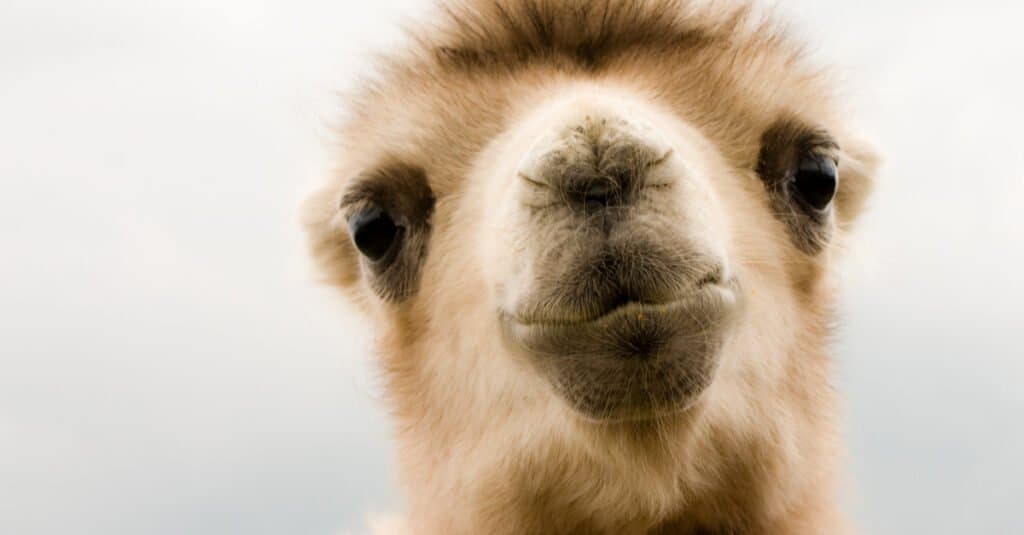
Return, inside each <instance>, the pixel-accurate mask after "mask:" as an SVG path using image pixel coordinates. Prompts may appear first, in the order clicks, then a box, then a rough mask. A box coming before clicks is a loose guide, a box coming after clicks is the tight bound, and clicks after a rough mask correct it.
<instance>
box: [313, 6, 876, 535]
mask: <svg viewBox="0 0 1024 535" xmlns="http://www.w3.org/2000/svg"><path fill="white" fill-rule="evenodd" d="M378 67H379V68H378V70H377V71H378V75H377V77H376V78H375V79H374V80H372V81H369V82H367V83H365V84H363V86H362V87H360V88H359V89H358V90H357V91H356V92H355V93H354V94H353V95H352V98H351V102H350V105H351V112H352V113H351V117H350V118H349V119H348V120H347V122H346V123H345V125H344V127H343V128H342V131H341V141H342V142H341V144H340V146H341V148H340V150H341V157H340V162H339V166H338V168H337V172H336V173H334V175H333V176H332V178H331V180H330V181H329V183H328V184H327V185H326V187H324V188H323V189H321V190H320V191H319V192H318V193H316V194H315V195H313V197H312V198H311V199H310V200H309V201H308V203H307V206H306V210H305V217H306V226H307V229H308V232H309V236H310V242H311V247H312V251H313V254H314V256H315V258H316V259H317V261H318V263H319V265H320V266H321V267H322V268H323V272H324V273H325V274H326V277H327V278H328V280H329V281H330V282H331V283H333V284H335V285H337V286H339V287H340V288H342V289H343V290H344V292H345V293H346V294H347V295H348V296H349V297H350V298H351V299H352V300H353V301H354V302H355V303H357V304H358V306H359V308H360V309H361V310H363V311H364V312H365V313H366V314H368V315H369V317H370V318H371V319H372V321H373V322H374V324H375V325H376V326H377V327H378V328H379V332H378V348H377V350H378V352H379V362H380V366H381V369H382V372H383V378H384V381H385V387H386V391H387V393H388V397H389V401H390V403H391V406H392V409H393V413H394V417H395V427H394V429H395V435H396V442H397V444H398V469H399V474H400V479H401V482H402V483H403V485H404V488H405V491H406V493H407V499H408V502H407V513H406V517H405V520H404V521H403V522H402V523H401V526H399V529H400V530H402V532H407V533H417V534H463V533H466V534H484V533H486V534H502V533H508V534H513V533H514V534H549V533H550V534H562V533H566V534H567V533H614V534H641V533H678V534H718V535H725V534H767V535H786V534H815V535H820V534H830V535H831V534H840V533H845V532H847V530H848V527H847V524H846V521H845V520H844V518H843V515H842V514H841V512H840V509H839V507H838V505H837V502H836V498H835V496H834V489H833V487H834V485H835V479H836V475H837V464H838V461H837V459H838V457H839V455H840V453H841V451H840V450H841V448H840V445H839V440H838V437H837V432H836V427H837V424H836V420H837V407H836V400H835V395H834V393H833V391H832V389H831V387H830V386H829V377H830V369H829V368H830V364H829V357H828V355H827V345H828V344H827V341H828V337H829V328H830V324H831V321H832V307H833V306H834V300H835V299H834V294H835V284H834V276H833V274H832V271H833V269H832V267H833V265H834V263H835V256H836V253H837V252H838V251H839V250H840V249H841V248H842V247H841V242H842V240H843V239H844V236H845V235H846V234H847V232H848V230H849V228H850V227H851V225H852V223H853V221H854V219H855V217H856V216H857V215H858V213H859V212H860V210H861V207H862V204H863V202H864V199H865V197H866V196H867V193H868V191H869V190H870V186H871V176H872V173H873V171H874V167H875V161H876V158H875V156H874V154H873V152H872V151H871V149H870V148H869V147H868V146H867V145H866V144H865V143H864V142H862V141H860V140H859V139H858V138H857V137H855V136H854V135H853V134H852V133H851V132H850V131H849V129H848V128H847V127H846V126H845V125H844V122H843V120H842V118H841V116H840V113H839V110H838V106H837V105H836V103H835V102H833V97H832V93H831V91H830V87H829V86H830V84H829V81H828V79H827V77H826V76H825V74H824V73H822V72H820V71H818V70H816V69H812V68H811V67H809V66H807V65H806V62H805V60H804V59H803V58H802V56H801V52H800V49H799V47H798V46H796V45H794V44H793V43H792V42H791V41H790V40H789V38H787V37H786V35H785V33H784V32H783V31H782V30H780V28H779V26H778V25H777V24H775V23H773V22H771V21H770V19H767V18H766V17H764V16H763V15H760V14H756V10H755V9H754V8H752V7H751V6H749V5H746V4H734V5H726V4H725V3H723V2H711V3H706V2H704V3H696V2H690V1H684V0H648V1H642V0H618V1H616V0H600V1H589V0H561V1H558V0H463V1H456V2H448V3H444V4H442V5H441V6H440V9H439V10H438V14H437V16H436V17H435V18H433V19H431V20H428V21H423V22H422V24H421V25H420V27H419V29H418V30H415V31H413V32H411V34H410V38H409V40H408V43H407V46H404V47H403V48H402V49H401V50H400V51H397V52H394V53H392V54H389V55H386V56H384V57H381V58H380V59H379V64H378Z"/></svg>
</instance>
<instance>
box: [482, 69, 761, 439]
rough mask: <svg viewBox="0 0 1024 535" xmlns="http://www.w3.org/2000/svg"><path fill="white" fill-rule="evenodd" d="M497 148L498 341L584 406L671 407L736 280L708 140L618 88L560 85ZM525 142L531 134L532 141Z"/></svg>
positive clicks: (686, 398)
mask: <svg viewBox="0 0 1024 535" xmlns="http://www.w3.org/2000/svg"><path fill="white" fill-rule="evenodd" d="M566 93H567V95H566V96H565V98H554V99H553V102H550V103H548V104H547V105H546V106H542V107H541V109H540V110H539V111H537V112H535V113H533V114H531V115H530V116H528V117H526V118H524V119H523V120H522V121H520V123H519V124H517V126H516V127H515V131H514V132H512V134H511V135H510V136H509V137H510V139H509V141H508V144H507V145H506V146H504V147H502V148H501V149H500V150H504V151H509V152H511V153H512V155H513V157H512V158H510V159H509V161H514V160H515V159H516V158H515V157H514V155H515V154H516V153H517V151H521V148H520V147H523V146H529V148H528V149H527V150H526V152H525V154H522V155H521V156H520V158H519V159H518V162H517V165H516V166H515V168H513V169H499V170H496V171H497V172H496V173H495V175H494V176H495V177H501V179H500V182H501V183H502V185H501V186H499V187H496V188H493V190H490V191H489V193H490V195H492V196H493V197H490V198H487V199H485V200H484V202H485V203H486V204H488V205H491V206H496V207H501V208H500V209H499V210H496V211H495V214H494V216H493V219H492V220H491V221H490V225H489V228H492V229H494V230H493V238H492V239H493V240H494V241H495V242H496V243H497V244H498V245H497V247H494V248H492V249H490V252H489V254H490V256H489V257H487V258H485V261H486V262H488V263H489V264H491V265H494V266H502V267H503V269H498V270H493V271H492V273H491V277H492V279H491V280H490V281H488V282H489V283H490V285H491V286H492V289H493V294H494V296H495V299H496V311H497V314H498V319H499V321H500V323H501V326H502V327H503V334H504V340H505V341H506V342H507V343H508V344H509V345H510V348H512V349H513V350H516V351H519V352H522V353H523V354H524V355H525V357H526V359H527V360H528V361H529V362H531V363H532V364H533V365H534V367H535V369H536V370H537V372H538V373H540V374H542V375H543V376H544V377H545V378H546V379H547V380H548V381H550V382H551V385H552V386H553V387H554V390H555V391H556V392H557V393H558V395H559V396H560V397H561V398H563V399H564V400H565V401H567V402H568V403H569V405H570V406H571V407H572V408H573V409H575V410H577V411H579V412H580V413H582V414H584V415H585V416H587V417H590V418H594V419H621V418H645V417H651V416H655V415H658V414H665V413H671V412H674V411H677V410H680V409H684V408H686V407H688V406H689V405H691V404H692V402H693V401H694V400H695V399H696V398H697V397H698V396H699V395H700V394H701V393H702V392H703V391H704V389H705V388H706V387H707V386H708V384H709V383H710V381H711V379H712V377H713V375H714V372H715V370H716V368H717V364H718V360H719V352H720V350H721V347H722V342H723V339H724V338H725V337H726V336H727V335H728V332H729V330H730V328H731V327H732V324H733V319H734V317H735V316H736V315H737V314H738V313H739V311H740V306H739V305H740V300H741V296H742V288H741V284H740V280H739V278H738V276H737V274H736V273H735V271H734V269H733V267H732V264H733V262H734V261H733V260H732V259H731V258H730V255H729V251H728V243H729V236H728V233H729V229H728V226H727V218H726V217H725V214H724V213H723V206H722V203H721V202H720V201H719V200H718V197H719V195H720V193H719V192H716V191H715V187H714V180H715V179H717V180H719V181H721V180H735V179H733V178H730V177H729V171H728V170H727V169H725V168H724V167H722V166H721V165H720V164H719V165H716V161H717V160H719V159H720V156H718V155H716V154H714V153H711V154H705V153H706V152H707V149H706V148H705V147H706V146H707V142H706V140H704V139H701V138H700V135H699V133H697V132H696V131H694V130H693V129H692V128H688V127H687V125H685V124H684V123H683V122H681V121H678V120H673V119H672V117H671V115H669V114H666V113H665V112H664V111H662V110H658V109H656V108H655V107H653V106H650V105H646V104H645V103H643V102H642V101H638V100H636V99H633V98H630V96H628V95H621V94H616V93H614V92H609V91H604V90H602V89H601V88H587V87H572V88H567V90H566ZM531 141H532V143H531Z"/></svg>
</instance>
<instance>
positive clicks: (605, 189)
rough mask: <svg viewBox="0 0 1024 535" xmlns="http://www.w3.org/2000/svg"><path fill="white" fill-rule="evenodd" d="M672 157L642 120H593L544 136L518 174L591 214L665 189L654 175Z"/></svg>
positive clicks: (610, 117) (610, 116) (592, 117)
mask: <svg viewBox="0 0 1024 535" xmlns="http://www.w3.org/2000/svg"><path fill="white" fill-rule="evenodd" d="M670 153H671V147H670V146H669V145H668V143H667V142H666V141H665V140H663V139H662V138H661V137H660V136H659V135H658V134H657V133H656V132H655V131H654V129H653V128H651V127H650V126H647V125H645V124H643V123H642V122H640V121H639V120H633V121H630V120H627V119H625V118H622V117H619V116H616V115H614V114H607V115H604V116H595V115H588V116H586V117H583V118H581V119H577V120H575V121H571V122H569V124H567V125H566V126H563V127H561V128H557V129H555V130H554V131H552V132H548V133H547V134H546V135H544V136H542V137H541V139H539V140H538V141H537V143H536V144H535V145H534V146H533V148H532V149H531V151H530V153H529V154H528V155H527V156H526V157H525V158H524V160H523V164H522V165H521V167H520V170H519V175H520V178H522V179H524V180H527V181H528V182H531V183H532V184H533V185H534V186H537V187H541V188H544V189H546V190H548V193H549V194H551V195H554V196H556V198H557V199H558V200H560V201H562V202H565V203H566V204H568V205H570V206H572V207H575V208H578V209H581V210H586V211H588V212H590V211H593V210H597V209H600V208H602V207H613V206H623V205H629V204H632V203H635V202H636V200H637V198H638V195H639V193H640V192H641V191H643V190H644V188H647V187H649V186H659V185H665V184H664V178H662V179H660V180H655V181H652V180H651V179H650V176H649V172H650V170H651V169H652V168H654V167H655V166H657V165H658V164H659V163H661V162H663V161H664V160H665V159H666V158H667V157H668V155H669V154H670ZM652 182H653V183H652Z"/></svg>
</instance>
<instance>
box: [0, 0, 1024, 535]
mask: <svg viewBox="0 0 1024 535" xmlns="http://www.w3.org/2000/svg"><path fill="white" fill-rule="evenodd" d="M421 5H422V2H421V1H416V0H405V1H402V0H375V1H374V2H372V3H370V4H367V5H363V4H362V3H360V5H358V6H357V5H356V3H354V2H353V3H349V2H343V1H341V0H334V1H327V0H318V1H304V2H285V1H284V0H279V1H274V0H260V1H246V2H243V1H227V0H221V1H202V0H188V1H184V2H183V1H175V2H170V1H167V2H164V1H158V0H147V1H144V2H143V1H130V0H122V1H102V2H101V1H90V2H86V1H78V2H76V1H73V0H45V1H40V0H5V1H4V2H3V3H2V4H0V246H2V249H0V250H2V251H3V252H2V253H0V533H18V534H58V533H59V534H69V533H74V534H140V533H145V534H163V533H166V534H172V533H173V534H181V533H190V534H191V533H194V534H233V533H239V534H241V533H245V534H254V533H266V534H281V533H287V534H311V535H312V534H329V533H334V532H336V531H337V530H339V529H346V528H347V529H356V528H359V527H360V526H361V524H362V520H363V518H364V516H365V514H366V513H367V512H369V511H374V510H387V509H390V508H394V507H397V506H399V505H400V501H399V499H398V497H397V493H396V491H395V490H394V488H393V486H392V485H391V483H390V477H391V472H390V455H391V450H390V444H389V439H388V427H387V423H386V421H385V414H384V411H383V409H382V407H381V404H380V402H379V399H378V398H379V393H378V392H377V390H376V387H375V381H374V378H373V375H372V372H371V367H370V360H369V357H368V356H367V354H366V347H367V336H366V334H365V333H366V326H365V325H362V324H360V323H358V322H357V320H356V319H355V318H353V317H352V315H351V313H350V312H349V311H348V310H347V309H346V308H345V307H344V306H343V305H342V303H341V300H340V299H339V298H338V297H337V296H336V295H334V294H333V293H332V292H331V291H330V290H328V289H325V288H322V287H318V286H317V285H315V284H314V283H313V282H312V276H311V275H310V270H309V268H308V265H307V263H306V260H305V250H304V247H303V243H302V236H301V234H300V231H299V229H298V227H297V225H296V224H295V220H296V217H295V211H296V204H297V202H298V201H299V200H300V199H301V198H302V195H303V193H304V192H306V191H308V190H309V189H310V188H311V187H312V186H313V185H314V184H316V183H317V182H318V180H319V179H320V176H321V175H322V174H323V173H324V169H325V167H326V165H327V156H326V150H327V149H326V146H325V145H326V142H327V131H328V129H327V124H328V123H330V122H331V121H333V120H335V119H337V118H338V117H339V111H340V109H341V107H342V104H343V103H341V102H339V101H338V99H337V98H336V97H335V96H334V95H333V94H332V92H333V91H334V90H336V89H340V88H343V87H345V85H346V84H348V83H350V81H351V80H352V75H353V73H355V72H360V71H361V70H362V69H365V67H366V57H365V54H366V52H367V51H368V50H371V49H374V48H379V47H386V46H387V45H388V43H392V42H393V40H394V39H395V37H396V36H397V30H396V26H395V23H396V22H397V21H399V20H401V18H402V17H403V16H406V15H407V14H408V13H409V12H410V6H421ZM780 5H781V8H782V10H783V11H784V12H785V13H787V14H789V15H790V16H791V17H793V18H794V19H795V20H796V21H797V22H798V27H799V28H800V29H801V31H802V33H803V34H804V35H806V36H807V37H808V38H809V39H810V40H812V41H813V42H815V43H818V44H820V45H821V46H820V50H821V53H820V57H822V58H825V59H828V60H830V61H838V62H839V63H840V64H842V65H844V66H846V69H845V71H844V72H845V73H846V76H845V77H846V78H847V80H848V82H847V84H846V87H847V88H848V89H849V91H850V93H851V94H853V95H856V97H857V98H856V102H858V106H859V110H860V114H859V115H860V117H861V121H860V122H861V123H862V124H863V125H864V127H865V130H866V131H867V132H868V133H870V134H871V135H872V136H873V137H874V138H875V139H876V140H877V142H878V145H879V146H880V147H881V148H882V149H883V151H884V153H885V155H886V158H887V165H886V168H885V172H884V174H883V176H882V177H881V178H882V184H881V186H880V188H879V190H878V192H877V195H876V197H875V202H874V204H873V211H872V213H871V214H870V215H869V216H868V218H867V219H866V223H865V224H864V225H863V226H862V228H861V231H862V232H861V233H860V234H859V238H860V239H859V242H860V244H859V245H858V248H857V249H856V250H855V254H854V255H852V258H850V260H851V261H850V262H849V264H848V266H847V269H846V272H847V275H848V281H849V283H848V284H847V290H846V292H845V297H844V307H843V312H844V320H843V328H842V331H841V336H840V337H839V341H838V343H837V346H838V347H837V353H838V359H839V363H840V364H839V367H840V372H841V374H840V377H839V378H838V383H839V385H840V387H841V388H842V390H843V392H844V395H845V397H846V399H847V413H848V417H847V431H848V433H847V434H848V439H849V440H848V442H849V449H850V456H849V457H850V463H849V464H850V473H851V476H852V477H851V484H850V487H851V491H850V493H849V498H848V500H847V503H848V504H849V509H850V512H851V514H852V515H853V517H854V518H855V519H856V521H857V522H858V524H859V525H860V526H862V527H863V528H864V531H865V533H871V534H893V535H897V534H907V533H929V534H947V533H948V534H962V533H993V534H1002V533H1020V532H1024V520H1022V519H1021V516H1020V514H1019V506H1020V500H1021V498H1022V497H1024V483H1022V481H1024V425H1022V422H1024V391H1022V389H1021V386H1022V385H1024V349H1022V348H1021V343H1020V340H1019V338H1020V336H1021V335H1022V334H1024V319H1022V315H1021V303H1024V284H1022V282H1021V278H1022V276H1024V171H1022V170H1024V148H1022V142H1024V136H1022V134H1021V124H1022V123H1024V105H1022V104H1021V95H1024V67H1022V66H1024V36H1022V32H1024V29H1022V27H1021V25H1022V22H1024V4H1021V3H1020V2H1016V1H1010V0H1005V1H995V0H988V1H980V2H971V3H969V4H968V3H965V2H958V3H953V2H924V1H913V2H911V1H904V2H900V3H899V4H898V5H894V3H892V2H886V1H882V0H871V1H867V2H831V1H829V2H823V1H815V0H780Z"/></svg>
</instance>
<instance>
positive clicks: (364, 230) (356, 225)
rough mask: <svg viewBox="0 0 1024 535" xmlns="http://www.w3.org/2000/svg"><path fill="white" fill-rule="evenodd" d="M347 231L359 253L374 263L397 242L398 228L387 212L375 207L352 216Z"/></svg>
mask: <svg viewBox="0 0 1024 535" xmlns="http://www.w3.org/2000/svg"><path fill="white" fill-rule="evenodd" d="M348 230H349V233H350V234H351V235H352V241H353V242H355V244H356V248H357V249H359V252H361V253H363V255H365V256H366V257H367V258H369V259H370V260H374V261H378V260H381V259H383V258H384V257H385V256H387V254H388V252H390V251H391V250H392V248H393V247H394V245H395V243H396V242H398V241H399V234H400V232H399V230H400V227H398V226H397V225H396V224H395V221H394V220H393V219H391V216H389V215H388V213H387V212H385V211H384V210H383V209H381V208H380V207H379V206H375V205H370V206H367V207H365V208H363V209H362V210H360V211H359V212H356V213H355V214H353V215H352V216H351V217H350V218H349V220H348Z"/></svg>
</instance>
